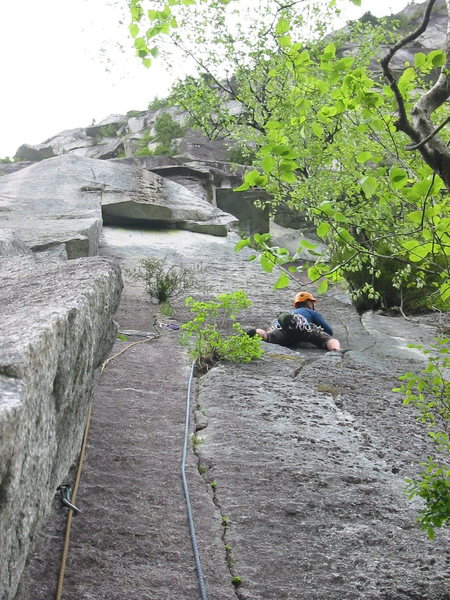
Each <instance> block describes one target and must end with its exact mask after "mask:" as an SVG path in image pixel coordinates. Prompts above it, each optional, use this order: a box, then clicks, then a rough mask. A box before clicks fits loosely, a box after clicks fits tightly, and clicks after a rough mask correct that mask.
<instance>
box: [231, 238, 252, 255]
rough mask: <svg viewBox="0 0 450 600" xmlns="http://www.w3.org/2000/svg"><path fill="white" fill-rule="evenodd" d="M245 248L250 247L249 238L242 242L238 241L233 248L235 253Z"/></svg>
mask: <svg viewBox="0 0 450 600" xmlns="http://www.w3.org/2000/svg"><path fill="white" fill-rule="evenodd" d="M246 246H250V238H245V239H243V240H240V241H239V242H238V243H237V244H236V245H235V246H234V251H235V252H239V250H242V248H245V247H246Z"/></svg>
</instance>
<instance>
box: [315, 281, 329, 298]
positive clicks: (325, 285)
mask: <svg viewBox="0 0 450 600" xmlns="http://www.w3.org/2000/svg"><path fill="white" fill-rule="evenodd" d="M327 290H328V279H322V281H321V282H320V283H319V286H318V287H317V293H318V294H325V292H326V291H327Z"/></svg>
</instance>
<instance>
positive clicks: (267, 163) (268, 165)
mask: <svg viewBox="0 0 450 600" xmlns="http://www.w3.org/2000/svg"><path fill="white" fill-rule="evenodd" d="M261 166H262V168H263V170H264V173H270V172H271V171H272V169H273V168H274V166H275V159H274V157H273V156H270V155H267V156H265V157H264V158H263V159H262V161H261Z"/></svg>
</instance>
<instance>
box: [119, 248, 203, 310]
mask: <svg viewBox="0 0 450 600" xmlns="http://www.w3.org/2000/svg"><path fill="white" fill-rule="evenodd" d="M201 272H202V267H201V266H199V267H183V266H180V265H170V264H169V263H168V262H167V260H166V259H160V258H156V257H149V258H143V259H141V260H140V261H139V266H138V267H137V268H136V269H134V270H133V271H128V274H129V275H130V276H131V278H132V279H135V280H138V281H141V282H143V283H144V287H145V291H146V292H147V294H148V295H149V296H150V298H154V299H156V300H158V302H159V303H160V304H168V303H169V301H170V300H172V299H173V298H176V297H177V296H180V295H181V294H182V293H183V292H185V291H186V290H188V289H190V288H192V287H193V286H194V285H195V283H196V282H197V279H198V276H199V275H200V273H201Z"/></svg>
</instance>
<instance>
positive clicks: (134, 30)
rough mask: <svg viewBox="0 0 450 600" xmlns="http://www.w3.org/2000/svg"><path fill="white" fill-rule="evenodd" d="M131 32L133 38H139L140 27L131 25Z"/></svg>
mask: <svg viewBox="0 0 450 600" xmlns="http://www.w3.org/2000/svg"><path fill="white" fill-rule="evenodd" d="M128 29H129V31H130V35H131V37H133V38H135V37H136V36H137V34H138V33H139V26H138V25H136V23H131V25H130V26H129V27H128Z"/></svg>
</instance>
